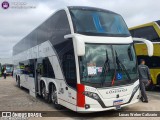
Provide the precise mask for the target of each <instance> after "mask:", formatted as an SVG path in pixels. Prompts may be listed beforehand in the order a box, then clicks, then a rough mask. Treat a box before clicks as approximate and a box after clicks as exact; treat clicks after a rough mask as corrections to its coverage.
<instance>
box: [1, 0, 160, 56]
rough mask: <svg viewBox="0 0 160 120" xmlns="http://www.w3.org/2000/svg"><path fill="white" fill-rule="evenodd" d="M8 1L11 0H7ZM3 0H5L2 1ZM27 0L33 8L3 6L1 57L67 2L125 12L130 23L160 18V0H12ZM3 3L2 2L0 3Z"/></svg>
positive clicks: (137, 23)
mask: <svg viewBox="0 0 160 120" xmlns="http://www.w3.org/2000/svg"><path fill="white" fill-rule="evenodd" d="M5 1H7V0H5ZM2 2H3V0H1V2H0V4H1V3H2ZM8 2H9V3H10V4H12V5H13V3H11V2H26V4H27V5H28V6H35V8H32V9H13V8H10V7H9V8H8V9H6V10H4V9H2V8H0V58H8V57H11V56H12V47H13V46H14V45H15V44H16V43H17V42H18V41H20V40H21V39H22V38H23V37H25V36H26V35H27V34H28V33H30V32H31V31H32V30H33V29H35V28H36V27H37V26H39V25H40V24H41V23H42V22H43V21H45V20H46V19H47V18H48V17H49V16H50V15H51V14H52V13H53V12H54V11H55V10H56V9H59V8H63V7H65V6H72V5H77V6H93V7H99V8H104V9H107V10H111V11H114V12H116V13H119V14H121V15H122V16H123V18H124V20H125V21H126V23H127V25H128V27H132V26H135V25H139V24H143V23H147V22H150V21H156V20H158V19H160V18H159V17H160V12H159V11H160V0H8ZM0 7H1V5H0Z"/></svg>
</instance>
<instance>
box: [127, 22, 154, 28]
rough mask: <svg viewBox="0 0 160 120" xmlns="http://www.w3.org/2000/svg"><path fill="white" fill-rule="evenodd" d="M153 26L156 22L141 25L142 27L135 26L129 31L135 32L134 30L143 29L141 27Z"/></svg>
mask: <svg viewBox="0 0 160 120" xmlns="http://www.w3.org/2000/svg"><path fill="white" fill-rule="evenodd" d="M153 24H155V22H154V21H153V22H149V23H145V24H141V25H137V26H134V27H131V28H129V30H133V29H137V28H141V27H145V26H151V25H153Z"/></svg>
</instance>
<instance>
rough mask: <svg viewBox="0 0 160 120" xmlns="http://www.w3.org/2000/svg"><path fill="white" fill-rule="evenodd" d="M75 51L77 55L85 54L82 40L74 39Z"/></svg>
mask: <svg viewBox="0 0 160 120" xmlns="http://www.w3.org/2000/svg"><path fill="white" fill-rule="evenodd" d="M75 42H76V46H75V47H76V51H77V55H78V56H84V55H85V43H84V41H83V40H79V39H76V40H75Z"/></svg>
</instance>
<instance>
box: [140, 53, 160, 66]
mask: <svg viewBox="0 0 160 120" xmlns="http://www.w3.org/2000/svg"><path fill="white" fill-rule="evenodd" d="M137 58H138V62H139V64H140V60H141V59H144V60H145V62H146V65H147V66H148V67H149V68H160V62H159V61H160V57H158V56H153V57H148V56H137Z"/></svg>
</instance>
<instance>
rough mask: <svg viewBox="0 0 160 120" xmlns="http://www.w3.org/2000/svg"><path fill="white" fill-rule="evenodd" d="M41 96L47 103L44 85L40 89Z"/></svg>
mask: <svg viewBox="0 0 160 120" xmlns="http://www.w3.org/2000/svg"><path fill="white" fill-rule="evenodd" d="M41 96H42V98H43V99H44V100H45V101H47V98H48V96H47V92H46V86H45V84H43V85H42V87H41Z"/></svg>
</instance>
